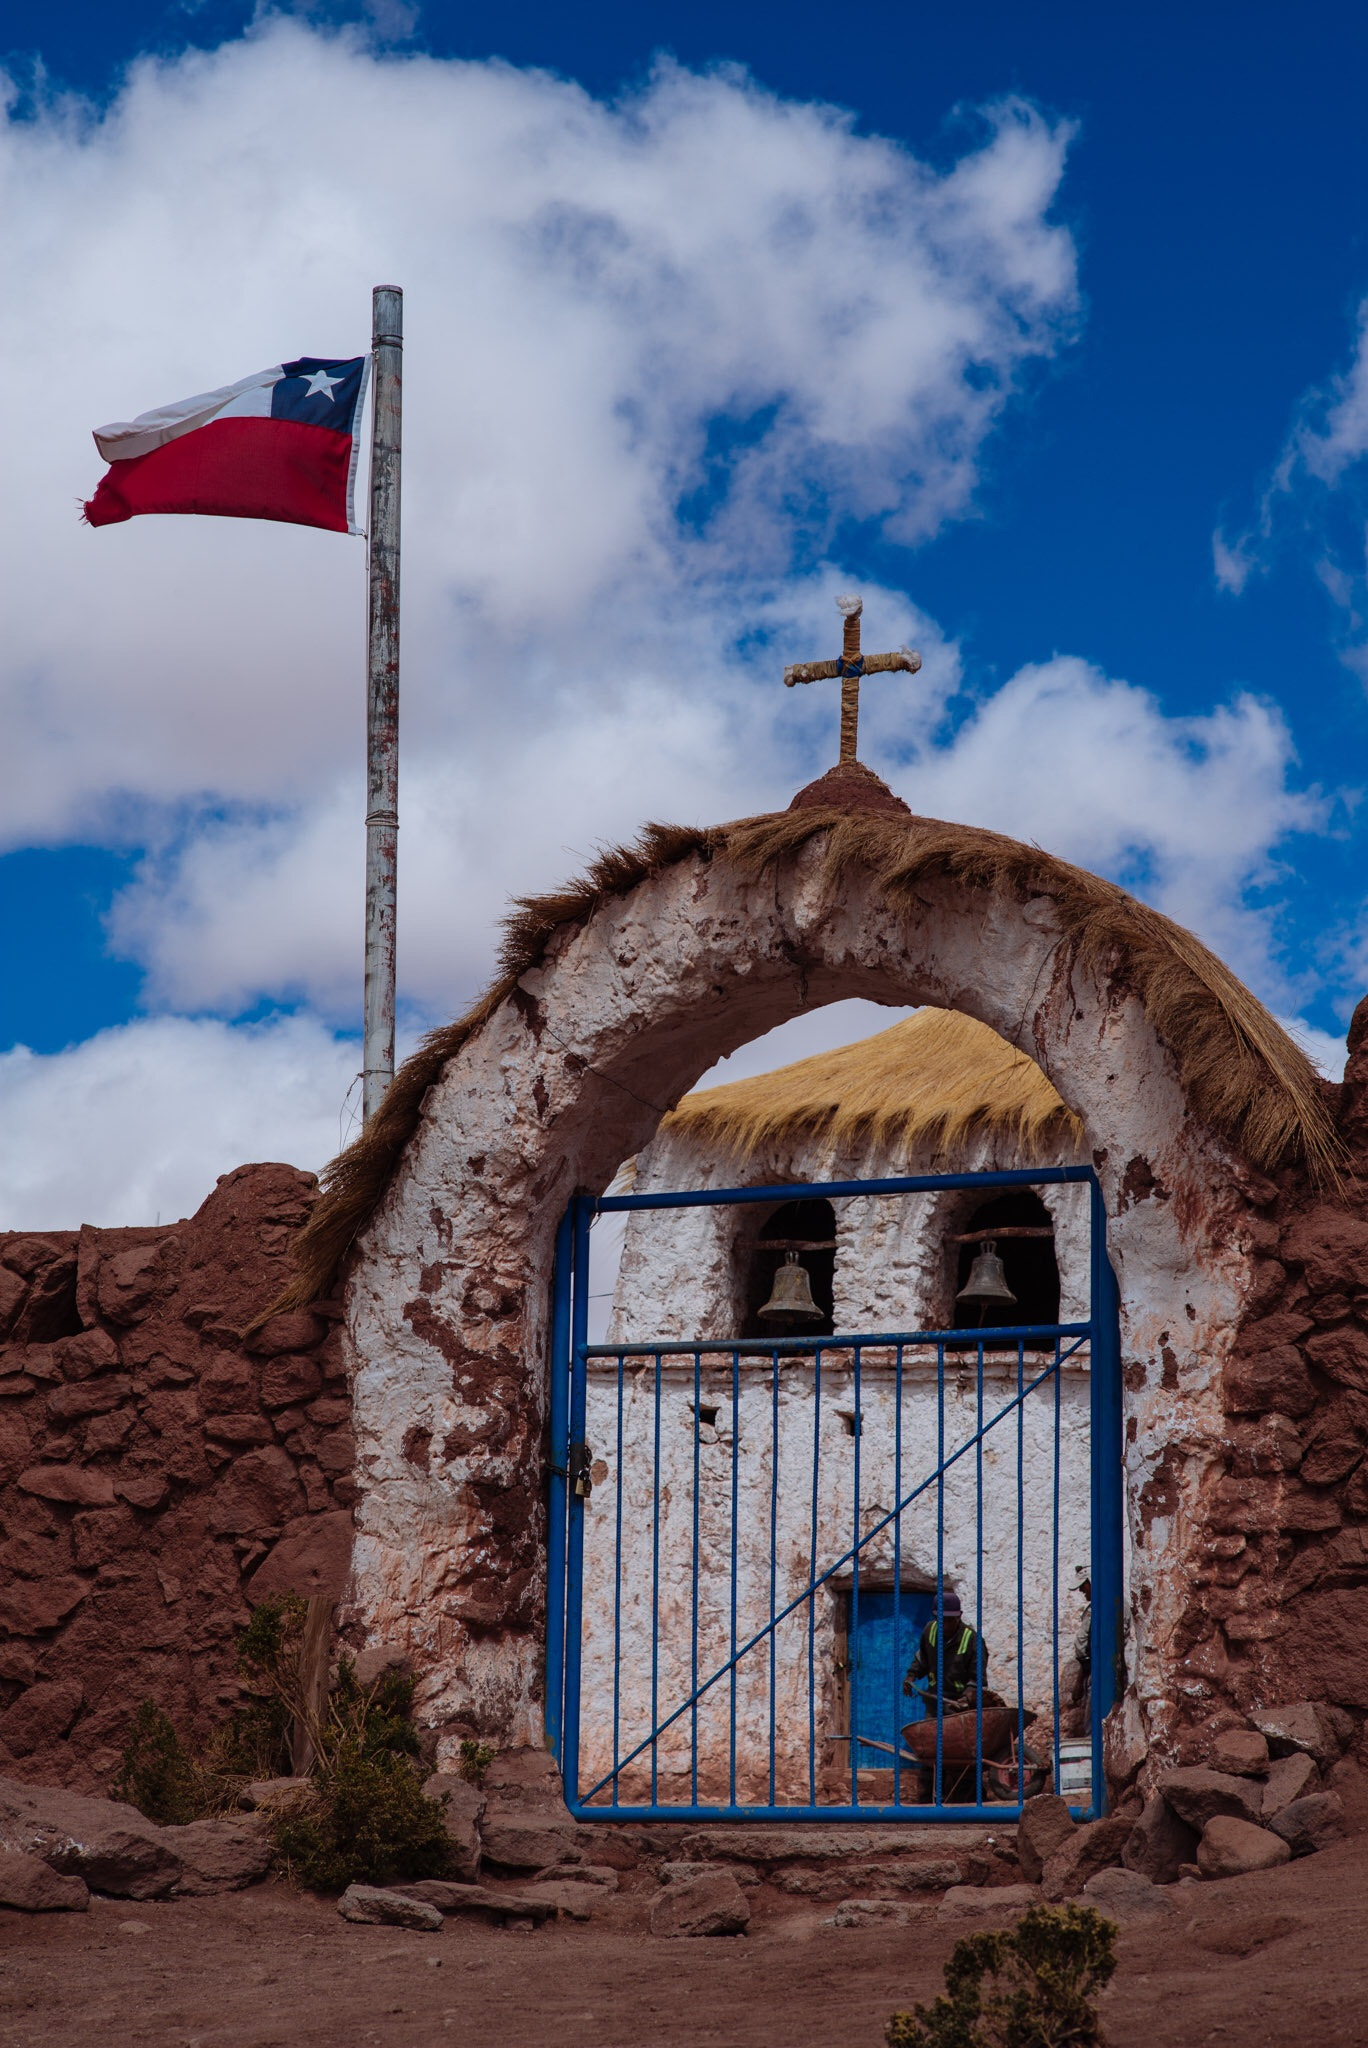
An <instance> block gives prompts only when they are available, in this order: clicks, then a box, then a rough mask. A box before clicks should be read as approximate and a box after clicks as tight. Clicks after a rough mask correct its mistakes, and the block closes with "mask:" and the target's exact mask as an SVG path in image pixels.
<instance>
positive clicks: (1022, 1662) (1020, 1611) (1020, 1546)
mask: <svg viewBox="0 0 1368 2048" xmlns="http://www.w3.org/2000/svg"><path fill="white" fill-rule="evenodd" d="M1025 1390H1026V1340H1025V1338H1024V1337H1018V1338H1017V1412H1016V1418H1017V1513H1016V1525H1017V1631H1016V1634H1017V1758H1018V1763H1019V1762H1020V1758H1021V1753H1022V1751H1023V1750H1024V1748H1025V1747H1026V1401H1025Z"/></svg>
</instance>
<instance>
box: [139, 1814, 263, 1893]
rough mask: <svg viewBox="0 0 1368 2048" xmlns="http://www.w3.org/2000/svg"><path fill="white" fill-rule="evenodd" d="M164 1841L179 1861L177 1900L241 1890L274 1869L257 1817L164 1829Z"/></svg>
mask: <svg viewBox="0 0 1368 2048" xmlns="http://www.w3.org/2000/svg"><path fill="white" fill-rule="evenodd" d="M162 1838H163V1840H164V1841H165V1842H166V1843H167V1844H168V1846H169V1847H170V1848H171V1850H172V1853H173V1854H174V1855H176V1856H178V1857H179V1858H180V1862H181V1874H180V1877H179V1878H178V1880H177V1882H176V1887H175V1897H176V1898H178V1899H179V1898H191V1899H197V1898H202V1897H203V1896H204V1894H205V1893H206V1892H236V1891H241V1890H242V1888H243V1886H244V1885H249V1884H259V1883H260V1882H261V1879H262V1878H263V1877H265V1875H266V1873H267V1871H268V1870H269V1869H270V1867H271V1844H270V1840H269V1838H268V1836H267V1833H266V1829H265V1827H264V1826H263V1824H262V1823H261V1822H260V1821H259V1820H257V1819H256V1818H255V1817H254V1816H252V1817H240V1818H238V1819H224V1820H196V1821H191V1822H190V1824H189V1826H188V1827H183V1828H163V1829H162Z"/></svg>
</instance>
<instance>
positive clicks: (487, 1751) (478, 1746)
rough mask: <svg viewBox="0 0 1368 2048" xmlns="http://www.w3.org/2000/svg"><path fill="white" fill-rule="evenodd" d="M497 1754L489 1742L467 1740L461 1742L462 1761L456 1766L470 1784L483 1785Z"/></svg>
mask: <svg viewBox="0 0 1368 2048" xmlns="http://www.w3.org/2000/svg"><path fill="white" fill-rule="evenodd" d="M497 1754H498V1752H497V1750H493V1749H491V1748H490V1746H489V1744H488V1743H487V1742H472V1741H470V1740H466V1741H465V1742H463V1743H462V1744H461V1761H460V1762H459V1763H458V1764H457V1766H456V1768H457V1770H458V1771H459V1772H460V1774H461V1776H462V1777H463V1778H464V1779H465V1781H466V1783H467V1784H468V1785H483V1783H484V1781H485V1772H486V1771H487V1770H488V1769H489V1766H490V1765H491V1764H492V1763H493V1761H494V1758H495V1757H496V1755H497Z"/></svg>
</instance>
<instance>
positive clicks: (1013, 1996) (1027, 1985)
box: [884, 1906, 1116, 2048]
mask: <svg viewBox="0 0 1368 2048" xmlns="http://www.w3.org/2000/svg"><path fill="white" fill-rule="evenodd" d="M1115 1941H1116V1927H1115V1926H1114V1924H1113V1923H1112V1922H1111V1921H1110V1920H1104V1919H1103V1918H1102V1916H1101V1914H1100V1913H1097V1912H1095V1911H1094V1910H1093V1908H1092V1907H1091V1906H1063V1907H1049V1906H1033V1907H1032V1908H1031V1910H1030V1911H1029V1912H1028V1913H1026V1914H1024V1915H1023V1917H1022V1919H1021V1920H1020V1922H1019V1923H1018V1925H1017V1926H1016V1928H1015V1929H1014V1930H1013V1931H1012V1932H1011V1933H1006V1932H996V1933H992V1934H974V1935H970V1936H969V1937H968V1939H967V1940H965V1941H957V1942H956V1943H955V1947H954V1952H953V1954H952V1955H951V1957H950V1960H949V1962H948V1963H947V1964H946V1966H945V1991H946V1996H945V1997H943V1998H937V1999H936V2000H935V2001H934V2003H933V2004H931V2005H929V2006H926V2005H919V2006H917V2007H916V2009H915V2011H913V2012H910V2013H909V2012H895V2013H894V2015H893V2017H892V2019H891V2020H890V2021H889V2022H888V2026H887V2029H886V2030H885V2034H884V2039H885V2040H886V2041H887V2043H888V2048H1105V2037H1104V2035H1103V2033H1102V2027H1101V2023H1100V2021H1099V2020H1098V2017H1097V2011H1096V2007H1095V2005H1094V2000H1095V1998H1096V1995H1097V1993H1098V1992H1099V1991H1101V1990H1102V1989H1103V1987H1104V1986H1105V1985H1107V1984H1108V1983H1110V1981H1111V1977H1112V1974H1113V1972H1114V1971H1115V1969H1116V1956H1115V1954H1114V1953H1113V1947H1114V1943H1115ZM985 1979H987V1980H989V1981H988V1983H987V1984H986V1985H985V1981H984V1980H985Z"/></svg>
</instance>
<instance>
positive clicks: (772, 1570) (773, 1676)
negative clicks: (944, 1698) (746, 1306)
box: [769, 1351, 779, 1806]
mask: <svg viewBox="0 0 1368 2048" xmlns="http://www.w3.org/2000/svg"><path fill="white" fill-rule="evenodd" d="M778 1544H779V1353H778V1352H777V1351H771V1352H770V1526H769V1596H770V1602H769V1623H770V1625H769V1803H770V1805H771V1806H773V1804H774V1745H775V1735H776V1702H775V1697H774V1688H775V1685H776V1683H777V1664H776V1655H775V1638H776V1636H777V1634H778V1631H777V1629H776V1628H775V1625H774V1614H775V1609H776V1607H777V1605H778V1593H779V1587H778V1576H777V1574H778V1563H779V1559H778Z"/></svg>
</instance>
